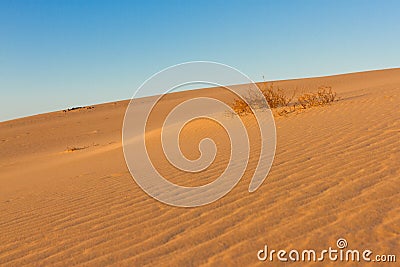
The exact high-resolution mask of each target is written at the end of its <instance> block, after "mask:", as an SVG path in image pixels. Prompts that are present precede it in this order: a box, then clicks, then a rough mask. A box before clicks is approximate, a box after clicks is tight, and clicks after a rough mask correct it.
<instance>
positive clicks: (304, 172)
mask: <svg viewBox="0 0 400 267" xmlns="http://www.w3.org/2000/svg"><path fill="white" fill-rule="evenodd" d="M275 85H279V86H281V87H282V88H285V89H288V90H293V89H294V88H296V87H297V88H298V90H299V91H301V90H303V89H305V88H311V89H316V88H317V87H318V86H321V85H329V86H332V88H333V89H334V90H335V91H336V92H337V93H338V95H339V96H340V97H341V98H342V99H341V100H340V101H338V102H336V103H334V104H332V105H329V106H324V107H318V108H311V109H308V110H305V111H302V112H299V113H293V114H290V115H289V116H287V117H277V118H276V121H275V122H276V127H277V140H278V143H277V150H276V157H275V160H274V163H273V166H272V169H271V171H270V173H269V175H268V177H267V179H266V180H265V181H264V183H263V184H262V186H261V187H260V188H259V189H258V190H257V191H255V192H254V193H249V192H248V191H247V189H248V185H249V182H250V179H251V170H252V168H254V167H255V165H256V164H257V153H256V151H257V150H258V149H259V147H258V144H257V142H253V143H252V151H253V152H254V153H252V156H251V157H250V162H249V168H248V171H246V174H245V176H244V177H243V179H242V180H241V181H240V182H239V184H238V185H237V186H236V187H235V188H234V189H233V190H232V191H231V192H230V193H229V194H227V195H226V196H225V197H223V198H222V199H220V200H218V201H216V202H214V203H212V204H209V205H206V206H203V207H198V208H177V207H171V206H168V205H165V204H162V203H160V202H158V201H156V200H154V199H152V198H150V197H149V196H148V195H146V194H145V193H144V192H143V191H142V190H141V189H140V187H139V186H138V185H137V184H136V183H135V182H134V181H133V179H132V177H131V175H130V173H129V171H128V169H127V167H126V164H125V160H124V156H123V152H122V144H121V131H122V122H123V118H124V113H125V109H126V106H127V104H128V102H127V101H121V102H115V103H107V104H102V105H96V106H94V108H93V109H78V110H73V111H68V112H63V111H60V112H53V113H48V114H42V115H37V116H32V117H27V118H22V119H17V120H12V121H7V122H2V123H0V265H1V266H21V265H23V264H28V265H36V266H39V265H40V266H49V265H50V266H72V265H80V266H82V265H89V266H104V265H110V264H111V265H118V266H142V265H156V266H187V265H189V266H197V265H210V266H226V265H231V266H243V265H251V266H252V265H257V264H259V265H267V264H268V265H269V266H272V264H273V266H276V265H279V264H278V263H277V262H275V263H269V262H259V261H258V259H257V251H258V250H260V249H262V248H263V247H264V245H266V244H267V245H268V247H269V248H271V249H276V250H279V249H286V250H288V251H289V250H291V249H297V250H302V249H315V250H322V249H327V248H328V247H333V248H336V240H337V239H338V238H345V239H346V240H347V242H348V248H352V249H359V250H364V249H370V250H372V251H373V252H374V254H396V253H397V257H398V258H399V257H400V254H399V251H400V138H399V134H400V109H399V103H400V69H389V70H381V71H371V72H362V73H354V74H346V75H337V76H330V77H322V78H310V79H299V80H289V81H279V82H275ZM210 93H211V94H215V96H217V97H218V96H220V97H221V98H223V97H224V94H223V93H222V92H219V91H218V90H212V89H204V90H197V91H189V92H182V93H175V94H171V95H170V96H168V99H167V101H164V108H166V110H168V108H172V107H173V106H174V104H176V103H177V102H179V101H181V100H182V99H186V98H190V97H192V96H195V95H207V94H210ZM147 100H148V99H146V98H144V99H141V100H138V101H147ZM16 108H17V107H16ZM155 114H156V116H157V114H162V111H160V112H159V113H155ZM153 115H154V114H153ZM160 116H161V115H160ZM243 120H244V122H245V123H246V125H247V126H248V128H249V129H250V131H251V132H254V131H252V130H251V129H253V128H256V126H255V123H254V121H252V119H251V116H250V118H246V117H244V118H243ZM154 129H155V130H156V133H155V134H154V137H150V138H153V139H154V140H150V141H153V142H150V143H151V144H150V148H151V146H154V148H153V150H154V151H155V152H154V153H155V154H154V155H153V156H154V160H155V161H156V162H157V163H156V166H157V168H158V169H159V170H160V172H164V173H165V174H170V176H171V181H174V182H176V183H179V184H183V185H189V186H190V185H192V186H194V185H200V184H205V183H208V182H210V181H212V180H213V179H215V178H216V177H218V174H219V173H220V172H221V171H223V169H224V168H225V167H226V163H227V161H228V157H229V149H230V147H229V144H227V139H228V138H227V136H226V134H225V133H224V132H223V131H222V129H221V128H220V127H219V126H218V125H217V124H213V123H211V122H206V121H202V120H198V121H195V122H193V123H192V124H191V125H188V127H186V128H185V129H184V131H183V132H182V140H183V141H182V142H183V143H182V144H184V145H183V146H182V147H183V152H184V153H187V155H188V157H189V158H190V157H193V158H196V157H197V156H198V151H197V145H198V141H199V140H201V139H202V138H205V137H211V138H214V139H215V141H216V143H217V145H218V149H219V150H218V154H217V158H216V161H215V162H214V164H213V165H212V166H211V167H210V168H209V169H208V170H207V171H206V173H202V174H201V175H200V176H193V175H192V174H182V173H181V172H179V171H178V170H176V169H174V168H172V167H171V166H168V163H167V162H166V160H165V158H163V157H162V156H161V155H159V156H157V155H158V154H157V153H161V151H160V149H159V148H158V149H159V150H157V145H158V143H159V141H158V138H159V136H158V134H157V130H158V132H159V129H158V128H156V127H155V128H154ZM398 260H400V259H398ZM298 264H300V265H299V266H304V265H306V264H305V263H298ZM329 264H331V263H330V262H329V261H326V262H323V263H320V265H321V266H322V265H324V266H325V265H329ZM281 265H282V266H284V264H283V263H281ZM371 266H373V264H372V265H371ZM384 266H390V264H388V263H386V264H384Z"/></svg>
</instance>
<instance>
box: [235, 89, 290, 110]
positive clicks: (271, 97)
mask: <svg viewBox="0 0 400 267" xmlns="http://www.w3.org/2000/svg"><path fill="white" fill-rule="evenodd" d="M260 87H261V88H260V90H261V93H262V94H263V96H264V98H265V100H264V99H262V98H260V96H259V95H258V94H256V93H255V91H254V90H249V91H248V95H247V97H246V101H244V100H243V99H235V100H234V102H233V104H232V108H233V110H234V111H235V113H236V114H238V115H244V114H248V113H251V108H250V106H252V107H254V108H260V107H262V106H263V104H264V103H265V102H264V101H266V102H267V103H268V106H269V107H270V108H272V109H276V108H283V107H288V106H289V103H290V102H291V101H292V100H293V98H294V96H295V93H293V95H292V96H291V97H288V96H287V95H286V94H285V92H284V90H282V89H281V88H279V87H274V85H273V84H272V83H271V84H270V85H268V84H267V83H263V84H262V85H261V86H260ZM249 105H250V106H249Z"/></svg>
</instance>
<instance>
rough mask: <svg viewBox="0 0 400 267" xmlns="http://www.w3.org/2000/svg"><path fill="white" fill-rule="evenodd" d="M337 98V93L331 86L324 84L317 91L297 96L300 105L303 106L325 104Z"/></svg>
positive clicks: (304, 107)
mask: <svg viewBox="0 0 400 267" xmlns="http://www.w3.org/2000/svg"><path fill="white" fill-rule="evenodd" d="M335 100H337V95H336V93H335V92H333V91H332V87H330V86H322V87H319V88H318V91H317V92H315V93H305V94H303V95H301V96H299V97H298V98H297V101H298V103H299V105H300V106H301V107H302V108H303V109H306V108H310V107H316V106H323V105H326V104H330V103H332V102H334V101H335Z"/></svg>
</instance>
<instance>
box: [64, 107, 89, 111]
mask: <svg viewBox="0 0 400 267" xmlns="http://www.w3.org/2000/svg"><path fill="white" fill-rule="evenodd" d="M93 108H94V107H93V106H87V107H72V108H67V109H64V110H63V111H64V112H68V111H73V110H79V109H93Z"/></svg>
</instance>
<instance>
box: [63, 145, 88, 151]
mask: <svg viewBox="0 0 400 267" xmlns="http://www.w3.org/2000/svg"><path fill="white" fill-rule="evenodd" d="M86 148H88V146H71V147H67V149H66V150H65V151H66V152H74V151H77V150H82V149H86Z"/></svg>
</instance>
